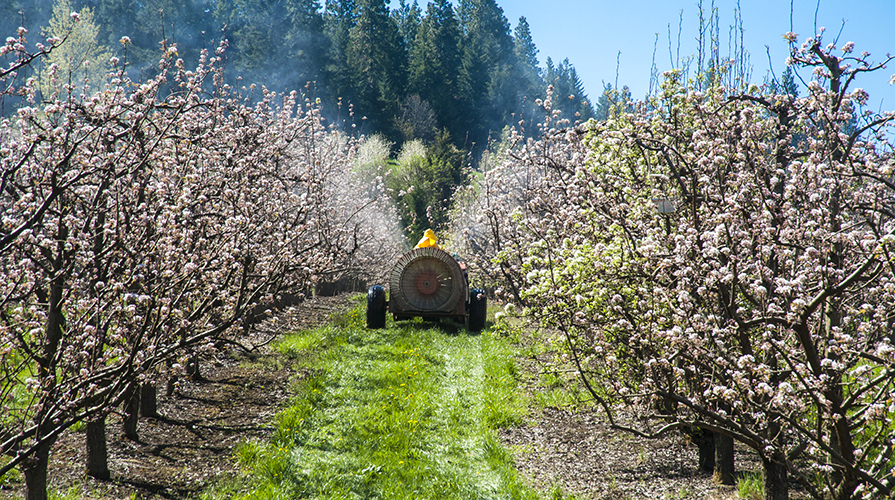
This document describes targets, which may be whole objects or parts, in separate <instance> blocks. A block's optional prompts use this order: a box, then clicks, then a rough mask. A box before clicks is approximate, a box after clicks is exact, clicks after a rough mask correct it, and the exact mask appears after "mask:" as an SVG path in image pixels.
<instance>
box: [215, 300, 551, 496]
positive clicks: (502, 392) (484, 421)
mask: <svg viewBox="0 0 895 500" xmlns="http://www.w3.org/2000/svg"><path fill="white" fill-rule="evenodd" d="M362 298H363V297H359V301H358V306H357V307H356V308H355V309H353V310H352V311H350V312H348V313H347V314H346V315H345V316H344V317H341V318H338V319H337V320H336V321H334V323H333V324H331V325H327V326H324V327H321V328H318V329H315V330H310V331H305V332H300V333H297V334H295V335H291V336H288V337H285V338H283V339H282V340H281V341H280V342H279V344H278V345H277V349H278V350H279V351H280V352H282V353H283V354H285V355H287V356H290V357H293V358H296V359H298V360H300V361H301V363H302V364H303V365H305V366H306V367H307V368H309V369H310V372H311V375H310V376H308V377H305V378H303V379H302V380H300V381H298V382H296V383H295V384H294V391H295V396H294V399H293V401H292V403H291V406H290V407H288V408H287V409H285V410H283V411H282V412H281V413H280V414H279V415H278V417H277V422H276V430H275V431H274V435H273V437H272V439H271V441H270V442H266V443H260V442H247V443H244V444H243V445H242V446H241V447H240V448H239V450H238V452H237V457H238V460H239V461H240V463H241V465H242V466H243V468H244V470H245V471H247V472H248V479H247V480H246V482H245V483H243V485H242V487H240V488H239V490H240V491H241V493H238V494H225V493H224V492H221V494H222V495H223V496H228V497H233V496H236V497H242V498H259V499H267V498H270V499H272V498H315V499H324V498H325V499H353V498H363V499H374V498H383V499H402V500H403V499H408V498H414V499H439V500H444V499H477V500H478V499H534V498H539V495H538V494H537V493H536V492H535V491H533V490H532V489H530V488H529V487H527V486H526V485H525V484H524V481H522V479H521V478H520V477H519V476H518V475H517V473H516V470H515V468H514V467H513V463H512V457H511V456H510V455H509V454H508V452H507V451H506V450H504V449H503V448H502V447H501V446H500V444H499V442H498V441H497V435H496V429H498V428H500V427H502V426H510V425H517V424H519V423H520V422H521V419H522V416H523V414H524V411H525V408H526V405H527V401H526V399H525V396H524V395H523V394H522V393H521V391H520V390H518V387H517V382H518V380H517V379H518V373H517V371H516V365H515V363H514V352H513V346H512V345H511V344H510V343H509V342H508V341H507V340H506V339H502V338H498V337H496V336H492V335H491V334H489V332H488V331H487V330H486V331H485V332H484V333H482V334H481V335H479V334H470V333H468V332H466V331H465V329H459V330H458V331H456V332H454V331H451V330H452V328H450V327H445V328H443V327H441V326H439V325H438V324H434V323H426V322H423V321H419V320H417V321H410V322H400V323H393V322H392V321H391V320H389V322H388V324H387V328H386V329H383V330H367V329H366V328H365V325H364V305H363V304H361V303H360V299H362ZM231 493H232V492H231Z"/></svg>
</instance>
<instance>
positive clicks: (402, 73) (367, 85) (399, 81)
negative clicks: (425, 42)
mask: <svg viewBox="0 0 895 500" xmlns="http://www.w3.org/2000/svg"><path fill="white" fill-rule="evenodd" d="M348 38H349V41H350V43H349V44H348V47H347V50H346V54H345V62H346V65H347V68H348V76H349V81H350V82H351V87H352V90H353V93H354V95H355V96H356V97H355V99H356V105H357V111H358V112H360V113H361V114H362V115H363V116H366V117H367V119H368V120H369V121H370V123H371V126H372V127H374V129H376V130H379V131H382V132H383V133H385V134H386V136H388V137H389V139H395V138H397V137H396V136H397V135H398V134H397V131H396V130H395V129H394V127H393V125H394V120H393V117H395V116H396V115H397V104H398V101H399V99H400V98H401V96H403V95H404V88H405V86H406V68H407V55H406V53H405V52H404V46H403V44H402V43H401V36H400V34H399V33H398V27H397V25H396V24H395V21H394V19H392V17H391V16H390V15H389V10H388V7H387V5H386V3H385V0H361V1H360V2H359V4H358V17H357V23H356V24H355V25H354V26H353V27H352V28H351V29H350V30H349V33H348Z"/></svg>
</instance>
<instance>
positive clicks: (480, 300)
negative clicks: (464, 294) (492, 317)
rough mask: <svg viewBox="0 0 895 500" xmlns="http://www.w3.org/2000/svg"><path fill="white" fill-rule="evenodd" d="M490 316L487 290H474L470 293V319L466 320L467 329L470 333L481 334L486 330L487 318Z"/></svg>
mask: <svg viewBox="0 0 895 500" xmlns="http://www.w3.org/2000/svg"><path fill="white" fill-rule="evenodd" d="M487 314H488V296H487V294H486V293H485V290H483V289H481V288H473V289H472V290H470V291H469V319H467V320H466V328H467V329H468V330H469V331H470V332H480V331H482V330H484V329H485V317H486V316H487Z"/></svg>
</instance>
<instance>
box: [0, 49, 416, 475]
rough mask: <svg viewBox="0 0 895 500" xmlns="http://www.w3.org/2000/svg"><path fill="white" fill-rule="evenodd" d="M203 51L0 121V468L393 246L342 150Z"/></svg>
mask: <svg viewBox="0 0 895 500" xmlns="http://www.w3.org/2000/svg"><path fill="white" fill-rule="evenodd" d="M223 49H224V47H223V46H222V47H220V48H219V49H218V50H217V51H215V52H214V53H209V52H208V51H203V53H202V54H201V58H200V61H199V64H198V66H197V67H196V68H195V69H187V68H186V67H185V65H184V64H183V61H182V60H180V59H177V51H176V48H174V49H173V50H167V51H166V52H165V55H164V56H163V58H162V60H161V61H160V73H159V75H158V76H156V77H155V78H153V79H151V80H147V81H144V82H133V81H131V80H130V79H129V78H128V76H127V73H126V69H125V68H123V67H118V68H114V72H113V73H110V74H109V75H108V78H107V80H106V82H105V83H104V84H103V85H102V86H101V88H100V89H99V90H98V91H97V92H94V93H92V94H89V95H87V94H79V95H75V94H74V93H73V92H66V90H65V89H64V88H60V87H57V88H56V89H55V90H54V91H53V92H51V93H50V94H49V95H47V94H44V95H42V96H41V93H40V92H39V91H36V90H33V91H31V92H26V95H28V96H29V98H28V99H29V102H27V103H26V105H25V106H22V107H21V108H20V109H19V112H18V115H17V117H15V118H14V119H11V120H3V121H2V122H0V151H2V155H0V169H2V173H3V174H2V186H0V284H2V285H0V311H2V321H0V346H3V347H2V349H0V414H2V415H3V418H2V419H0V436H2V442H0V452H3V453H6V454H9V455H11V456H13V457H14V459H13V460H11V461H8V462H4V464H3V466H2V470H0V473H2V472H3V471H5V470H8V469H9V468H11V467H13V466H16V465H17V464H18V463H20V462H22V461H23V460H25V459H27V458H28V457H29V456H32V455H34V454H35V453H39V452H40V450H41V449H45V448H46V447H47V446H48V445H50V444H52V442H53V440H55V438H56V437H57V436H58V433H59V432H60V431H61V430H63V429H65V428H67V427H69V426H70V425H72V424H73V423H75V422H78V421H81V420H84V419H88V418H99V417H102V416H103V415H105V414H106V413H108V412H110V411H112V410H113V409H114V408H115V407H116V406H117V405H118V404H120V403H121V401H122V400H123V398H124V397H125V394H126V392H127V391H128V390H129V388H130V387H132V386H133V384H135V383H141V382H154V381H156V380H158V379H159V378H166V377H169V376H171V375H172V374H173V372H174V371H176V369H177V367H180V366H183V365H185V362H184V359H183V358H184V357H185V356H187V355H188V354H189V353H191V352H194V351H197V350H207V349H213V347H214V345H215V344H216V342H217V341H219V340H221V339H223V338H229V339H231V340H236V341H239V338H240V335H241V334H242V333H243V332H245V331H246V329H247V328H249V327H250V326H251V324H252V322H253V321H254V320H255V319H256V317H257V316H258V315H259V314H262V311H266V310H269V309H270V308H271V307H272V306H273V305H274V304H275V303H276V302H277V300H279V299H281V298H282V297H283V295H284V294H292V295H295V296H299V297H301V296H304V295H308V294H310V293H313V289H314V286H315V284H316V283H318V282H320V281H323V280H328V279H333V280H335V279H338V278H339V277H341V276H343V275H352V276H354V277H359V278H368V277H381V276H382V273H384V272H385V269H386V267H387V266H388V265H390V264H391V263H392V262H393V261H394V258H395V256H396V255H397V253H398V252H399V250H400V245H399V243H398V240H397V234H398V233H399V230H398V225H397V217H396V215H395V213H394V210H393V208H392V207H391V205H390V203H389V200H388V197H387V196H385V195H384V187H383V181H382V179H381V178H380V177H376V178H374V179H369V178H359V176H358V175H356V168H355V166H354V163H353V162H354V160H353V158H354V155H355V152H356V150H357V147H358V142H357V140H355V139H352V138H350V137H348V136H346V135H344V134H342V133H340V132H339V131H338V130H336V129H335V128H333V127H331V126H328V125H327V124H326V121H325V120H324V118H323V117H322V114H321V110H320V109H319V106H318V103H316V102H313V101H311V100H310V99H308V98H306V97H303V96H301V95H299V94H298V93H296V92H292V93H287V94H284V95H280V94H277V93H276V92H272V91H269V90H268V89H260V91H259V92H257V93H251V92H246V91H243V90H242V89H239V90H237V89H232V88H229V87H227V86H225V85H223V84H222V83H221V82H222V81H223V78H222V77H221V72H222V65H221V53H222V51H223Z"/></svg>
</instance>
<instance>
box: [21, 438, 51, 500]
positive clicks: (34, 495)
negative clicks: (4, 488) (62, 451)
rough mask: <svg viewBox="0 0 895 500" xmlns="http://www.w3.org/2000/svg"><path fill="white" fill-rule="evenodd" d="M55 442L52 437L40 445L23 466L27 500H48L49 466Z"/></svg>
mask: <svg viewBox="0 0 895 500" xmlns="http://www.w3.org/2000/svg"><path fill="white" fill-rule="evenodd" d="M55 442H56V440H55V439H50V440H49V441H48V442H46V443H44V444H42V445H40V446H39V447H38V448H37V450H36V451H35V452H34V454H33V455H31V456H30V457H29V458H28V459H27V461H26V464H27V465H25V466H23V467H22V473H23V474H24V476H25V490H26V492H25V499H26V500H47V466H48V465H49V464H50V450H51V449H52V448H53V443H55Z"/></svg>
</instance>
